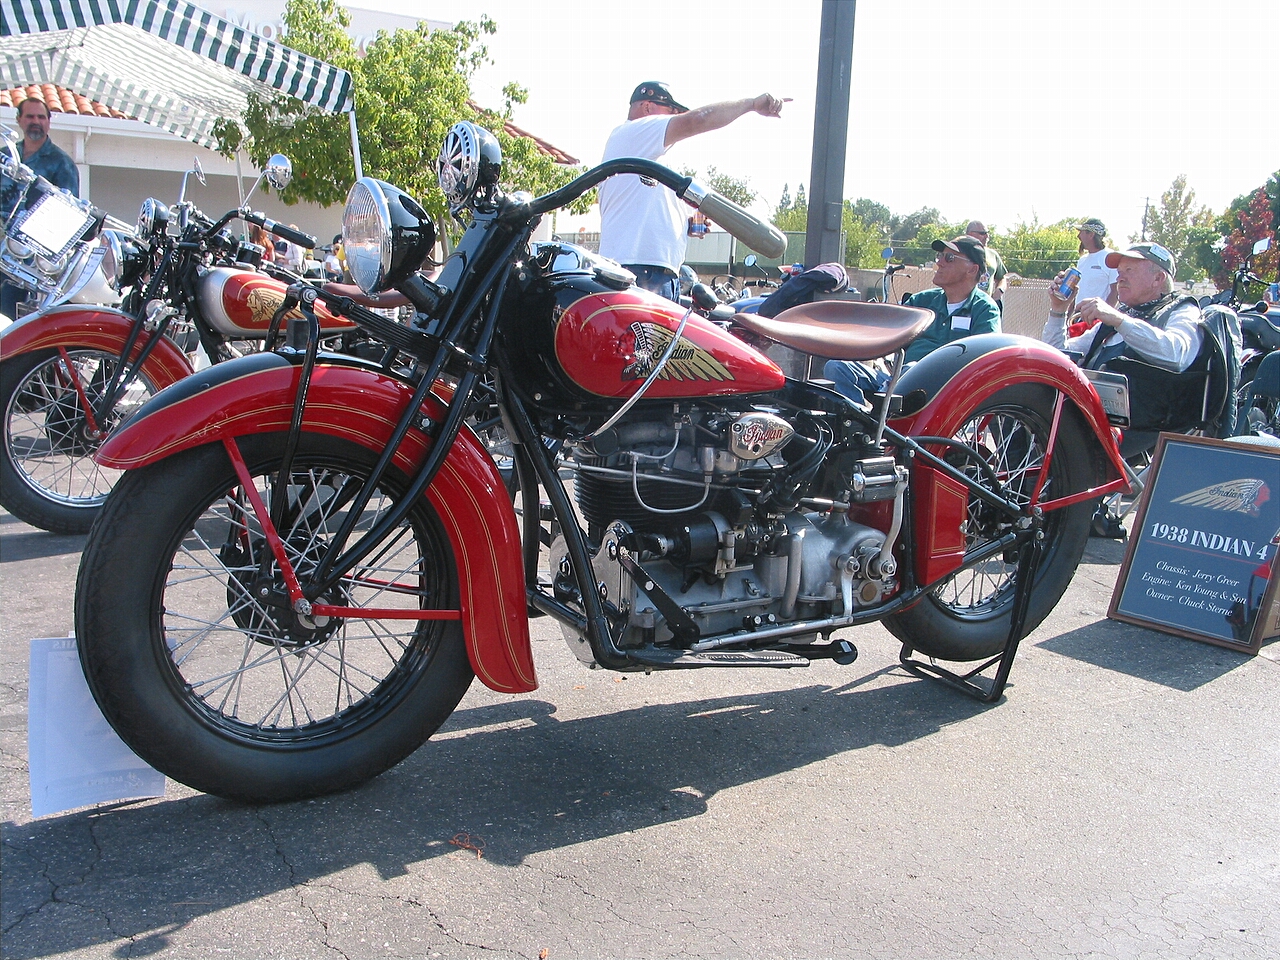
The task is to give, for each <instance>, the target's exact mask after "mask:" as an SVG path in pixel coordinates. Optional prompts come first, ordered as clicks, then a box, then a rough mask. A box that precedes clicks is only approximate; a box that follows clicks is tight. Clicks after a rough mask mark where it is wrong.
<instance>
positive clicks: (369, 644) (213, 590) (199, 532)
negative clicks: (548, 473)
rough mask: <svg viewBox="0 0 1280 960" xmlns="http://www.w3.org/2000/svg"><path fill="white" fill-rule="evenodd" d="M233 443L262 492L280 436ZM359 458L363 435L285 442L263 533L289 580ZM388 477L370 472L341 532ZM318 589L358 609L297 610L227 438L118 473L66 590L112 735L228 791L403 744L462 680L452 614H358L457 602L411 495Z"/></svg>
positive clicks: (316, 546) (370, 510) (342, 497)
mask: <svg viewBox="0 0 1280 960" xmlns="http://www.w3.org/2000/svg"><path fill="white" fill-rule="evenodd" d="M239 445H240V449H241V451H242V454H243V456H244V459H245V462H246V465H247V466H248V468H249V472H250V474H251V475H252V476H253V478H254V486H255V487H256V489H257V490H258V492H259V493H260V494H261V496H262V499H263V502H265V503H267V504H270V503H271V502H272V492H273V489H274V487H275V484H276V480H277V475H278V471H279V466H280V456H281V450H282V447H283V437H282V435H279V434H269V435H259V436H254V437H248V438H242V439H241V440H240V441H239ZM373 463H374V458H373V455H372V454H371V453H369V452H368V451H367V450H365V449H364V448H362V447H358V446H355V445H353V444H350V443H346V442H343V441H339V440H336V439H334V438H332V437H322V436H316V435H310V434H307V435H304V436H303V437H302V440H301V442H300V444H299V447H298V452H297V455H296V457H295V459H294V462H293V468H292V471H291V474H290V477H289V480H288V491H287V494H286V509H285V516H284V518H283V521H282V522H281V523H280V525H279V526H280V529H279V530H278V531H277V532H278V533H279V536H280V539H281V541H283V544H284V549H285V550H286V551H287V553H288V556H289V558H290V562H291V564H292V565H293V567H294V569H295V570H296V571H297V573H298V576H299V579H300V580H302V581H303V582H304V583H305V582H306V577H307V574H308V571H310V570H313V569H314V568H315V565H316V564H317V563H318V562H319V559H320V557H321V555H322V554H323V552H324V550H325V549H326V547H327V546H328V544H329V542H330V538H331V537H332V535H333V533H334V531H336V530H337V529H338V527H339V525H340V524H341V523H342V521H343V519H344V517H345V516H346V515H347V513H348V512H349V511H350V509H351V507H352V502H353V498H354V497H355V493H356V491H357V490H358V489H359V487H360V485H361V483H362V482H363V481H364V480H365V479H366V478H367V477H368V476H369V475H370V473H371V472H372V466H373ZM403 485H404V484H403V478H401V477H398V476H388V477H387V478H385V479H384V480H383V481H382V483H381V484H380V485H379V487H378V489H376V490H375V492H374V495H373V496H372V498H371V499H370V500H369V503H368V505H367V506H366V507H365V508H364V509H363V511H362V512H361V514H360V517H359V519H358V522H357V525H356V533H355V534H354V535H353V536H359V534H360V532H361V531H363V530H368V529H369V528H370V527H371V525H372V524H373V523H374V522H375V521H376V519H377V518H378V516H379V515H381V514H382V513H384V512H385V511H386V510H388V509H389V507H390V505H391V503H392V501H393V500H394V499H395V498H396V497H397V496H398V495H399V494H400V493H401V491H402V489H403ZM319 599H320V600H321V601H323V602H325V603H328V604H332V605H335V606H342V607H355V608H370V615H368V616H359V615H350V616H346V617H342V618H336V617H335V618H332V619H327V620H326V619H325V618H322V617H314V618H312V617H308V616H303V615H302V614H299V613H295V612H294V611H293V609H292V608H291V607H290V604H289V602H288V598H287V593H286V592H285V591H284V585H283V583H282V580H281V576H280V570H279V568H278V566H277V565H276V563H275V561H274V559H272V555H271V553H270V549H269V548H268V547H267V545H266V543H265V538H264V535H263V531H262V528H261V526H260V525H259V523H258V520H257V518H256V516H255V515H254V512H253V508H252V507H251V506H250V505H249V500H248V498H247V497H246V495H245V491H244V489H243V488H242V487H241V486H240V484H239V481H238V480H237V478H236V474H235V473H234V471H233V470H232V467H231V463H230V460H229V458H228V456H227V453H226V451H225V450H224V449H223V447H222V446H221V445H220V444H213V445H209V446H203V447H197V448H194V449H192V450H187V451H185V452H183V453H180V454H177V455H175V456H173V457H170V458H168V459H166V460H162V461H160V462H158V463H155V464H153V465H151V466H149V467H145V468H143V469H140V470H137V471H133V472H130V473H128V474H127V475H126V476H125V477H124V478H123V479H122V480H121V481H120V483H119V484H118V486H117V489H116V490H115V491H114V492H113V494H112V496H111V498H110V499H109V500H108V502H107V505H106V507H105V508H104V510H103V515H102V518H101V520H100V522H99V523H98V525H97V526H96V527H95V528H94V532H93V535H92V536H91V537H90V540H89V543H88V545H87V546H86V548H85V552H84V556H83V559H82V561H81V564H80V575H79V581H78V583H77V585H76V636H77V638H78V641H79V648H80V660H81V663H82V665H83V667H84V671H85V676H86V677H87V678H88V680H89V686H90V689H91V690H92V691H93V695H94V698H95V699H96V700H97V701H98V704H99V706H100V707H101V708H102V712H103V713H104V714H105V715H106V717H107V719H108V720H109V721H110V722H111V725H112V726H113V727H114V728H115V730H116V732H117V733H119V734H120V736H121V738H122V739H123V740H124V741H125V742H126V743H127V744H128V745H129V746H130V747H131V748H132V749H133V750H134V752H136V753H137V754H138V755H139V756H140V757H142V758H143V759H144V760H146V761H147V762H148V763H150V764H151V765H152V766H154V767H155V768H156V769H158V770H160V771H161V772H163V773H164V774H166V775H167V776H169V777H172V778H173V779H175V780H179V781H181V782H183V783H185V784H187V785H188V786H191V787H194V788H195V789H197V790H202V791H205V792H206V793H212V794H216V795H218V796H222V797H226V798H229V799H234V800H241V801H245V802H273V801H281V800H294V799H300V798H303V797H310V796H315V795H318V794H323V793H329V792H332V791H336V790H342V789H345V788H347V787H351V786H354V785H356V784H358V783H361V782H362V781H364V780H367V779H369V778H371V777H374V776H377V775H378V774H379V773H381V772H382V771H384V770H386V769H387V768H389V767H391V766H392V765H394V764H396V763H398V762H399V761H400V760H402V759H404V758H405V757H406V756H408V755H409V754H410V753H412V752H413V751H414V750H416V749H417V748H418V747H419V746H420V745H421V744H422V743H423V741H425V740H426V739H427V738H428V737H429V736H430V735H431V734H432V733H434V732H435V730H436V729H437V728H438V727H439V726H440V724H441V723H443V722H444V720H445V719H446V718H447V717H448V716H449V714H450V713H452V712H453V709H454V707H456V706H457V704H458V701H459V700H461V699H462V695H463V694H464V693H465V692H466V690H467V687H468V685H469V684H470V682H471V677H472V673H471V667H470V664H469V662H468V660H467V654H466V650H465V648H464V645H463V642H462V631H461V625H460V623H459V622H458V621H456V620H406V619H394V618H390V617H386V616H385V615H379V614H377V613H375V612H374V610H373V609H372V608H380V609H381V610H384V611H385V610H386V609H388V608H402V609H409V610H417V609H450V610H456V609H457V608H458V582H457V572H456V568H455V565H454V558H453V552H452V548H451V545H450V543H449V539H448V536H447V535H446V534H445V532H444V530H443V528H442V526H441V523H440V520H439V518H438V517H437V515H436V513H435V511H434V510H433V509H432V507H431V505H430V504H429V503H428V502H427V500H426V499H425V498H420V500H419V502H418V503H416V504H415V505H414V508H413V510H412V511H411V512H410V513H409V515H408V517H406V518H405V519H404V520H403V521H402V522H401V523H400V524H399V525H398V526H396V527H395V528H394V529H392V530H391V531H390V532H389V533H388V534H387V535H386V537H385V538H384V540H383V541H382V542H380V543H379V545H378V546H377V548H376V549H375V550H374V551H373V552H372V553H370V554H369V555H368V556H367V557H366V559H365V560H364V561H363V562H362V563H361V564H360V565H359V566H357V567H356V568H354V569H353V570H350V571H348V572H347V574H346V575H345V576H344V577H343V578H342V579H341V580H340V581H339V582H338V583H337V584H336V585H335V586H334V587H332V588H330V589H329V590H328V591H327V592H326V593H325V594H323V595H322V596H321V597H320V598H319Z"/></svg>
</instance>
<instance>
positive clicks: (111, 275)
mask: <svg viewBox="0 0 1280 960" xmlns="http://www.w3.org/2000/svg"><path fill="white" fill-rule="evenodd" d="M98 239H99V242H100V243H101V244H102V245H103V246H104V247H106V248H107V252H106V253H105V254H104V255H103V257H102V264H101V269H102V275H103V277H105V278H106V281H107V286H109V287H110V288H111V289H112V290H119V289H120V285H119V282H118V281H119V279H120V266H121V264H122V263H123V262H124V248H123V246H122V245H121V242H120V234H119V232H117V231H115V230H103V231H102V234H101V235H100V236H99V238H98Z"/></svg>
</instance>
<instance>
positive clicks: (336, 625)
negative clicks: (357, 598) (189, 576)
mask: <svg viewBox="0 0 1280 960" xmlns="http://www.w3.org/2000/svg"><path fill="white" fill-rule="evenodd" d="M301 539H302V538H299V537H296V536H295V537H294V538H292V540H291V542H290V543H288V544H286V550H288V552H289V554H290V562H291V563H292V564H293V566H294V571H295V572H296V573H297V575H298V579H299V581H300V582H301V583H302V584H303V585H304V587H305V585H306V583H307V579H308V577H309V576H310V574H311V573H312V572H313V571H314V570H315V568H316V566H317V565H318V564H319V562H320V557H321V556H323V555H324V547H325V544H324V543H319V542H302V543H299V542H298V541H299V540H301ZM267 551H268V547H267V543H266V540H265V538H263V537H255V538H254V539H253V541H252V550H251V552H250V553H245V552H244V551H243V550H241V549H240V548H239V547H238V546H235V545H233V544H227V545H225V546H223V548H222V550H221V551H220V554H219V555H220V557H221V559H222V562H223V564H225V565H226V568H227V571H228V572H229V573H230V574H231V576H230V578H229V579H228V581H227V609H228V610H229V611H230V612H231V617H232V619H233V620H234V621H235V622H236V624H237V625H239V626H240V628H241V629H243V630H244V631H245V633H246V634H247V635H248V636H249V637H250V638H251V639H252V640H254V641H255V642H257V643H261V644H265V645H267V646H282V647H297V648H302V647H307V646H310V645H312V644H317V643H324V642H325V641H326V640H328V639H329V638H330V637H332V636H333V635H334V634H335V633H337V632H338V630H339V629H340V628H341V627H342V625H343V623H344V622H345V621H344V620H343V619H342V618H341V617H327V616H322V615H317V614H306V613H300V612H298V611H296V610H294V608H293V602H292V601H291V600H290V599H289V588H288V586H287V585H286V584H285V582H284V578H283V577H282V576H281V575H280V570H279V568H278V566H277V565H276V564H275V563H272V564H271V572H270V573H268V574H267V575H266V576H261V575H259V573H258V570H257V567H256V566H253V565H251V564H250V562H249V557H250V556H258V557H260V556H263V555H264V554H265V553H266V552H267ZM313 602H314V603H320V604H328V605H330V606H336V607H345V606H351V605H352V602H353V601H352V597H351V592H350V591H349V590H348V589H347V587H346V584H345V582H343V581H339V582H338V583H337V584H335V585H334V586H332V587H330V588H329V589H328V590H326V591H325V592H324V593H323V594H321V595H320V596H319V597H318V598H317V599H316V600H315V601H313Z"/></svg>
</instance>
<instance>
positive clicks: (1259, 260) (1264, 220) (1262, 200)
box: [1213, 187, 1280, 297]
mask: <svg viewBox="0 0 1280 960" xmlns="http://www.w3.org/2000/svg"><path fill="white" fill-rule="evenodd" d="M1270 201H1271V198H1270V197H1269V196H1268V195H1267V190H1266V187H1259V188H1258V189H1257V190H1255V191H1254V192H1253V195H1252V197H1250V199H1249V203H1248V206H1247V207H1246V208H1245V209H1244V210H1243V211H1241V212H1240V213H1239V214H1238V215H1237V218H1236V219H1237V223H1236V226H1235V228H1234V229H1233V230H1232V231H1231V235H1230V236H1229V237H1227V242H1226V245H1225V246H1224V247H1223V248H1222V261H1221V268H1220V270H1219V271H1218V272H1217V273H1216V274H1214V277H1213V282H1214V283H1216V284H1217V285H1218V289H1219V290H1225V289H1227V288H1228V287H1230V286H1231V275H1232V272H1233V271H1234V270H1235V269H1236V267H1238V266H1239V265H1240V264H1241V263H1243V262H1244V261H1245V260H1246V259H1247V258H1248V257H1250V256H1251V255H1252V254H1253V245H1254V244H1255V243H1257V242H1258V241H1259V240H1262V239H1265V238H1268V237H1269V238H1270V239H1271V248H1270V249H1269V250H1267V251H1266V252H1265V253H1263V254H1261V255H1259V256H1257V257H1254V259H1253V272H1254V273H1256V274H1257V275H1258V276H1259V277H1261V278H1262V279H1263V281H1264V282H1265V281H1270V280H1274V279H1277V269H1278V265H1280V245H1277V243H1276V230H1275V227H1273V226H1272V220H1271V216H1272V214H1271V202H1270ZM1257 295H1258V291H1246V292H1245V293H1244V296H1247V297H1252V296H1257Z"/></svg>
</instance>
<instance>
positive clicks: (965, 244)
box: [933, 233, 987, 270]
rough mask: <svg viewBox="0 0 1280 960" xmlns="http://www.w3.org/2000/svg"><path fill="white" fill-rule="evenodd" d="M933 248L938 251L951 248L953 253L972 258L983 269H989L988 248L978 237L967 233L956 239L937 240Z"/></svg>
mask: <svg viewBox="0 0 1280 960" xmlns="http://www.w3.org/2000/svg"><path fill="white" fill-rule="evenodd" d="M933 249H934V250H936V251H938V253H941V252H942V251H943V250H950V251H951V252H952V253H958V254H960V256H962V257H964V258H965V259H966V260H972V261H973V262H974V263H976V264H977V265H978V266H980V267H981V268H982V269H983V270H985V269H987V248H986V247H984V246H983V245H982V244H981V243H980V242H979V241H978V238H977V237H971V236H969V235H968V234H967V233H966V234H963V235H962V236H959V237H956V238H955V239H954V240H935V241H933Z"/></svg>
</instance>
